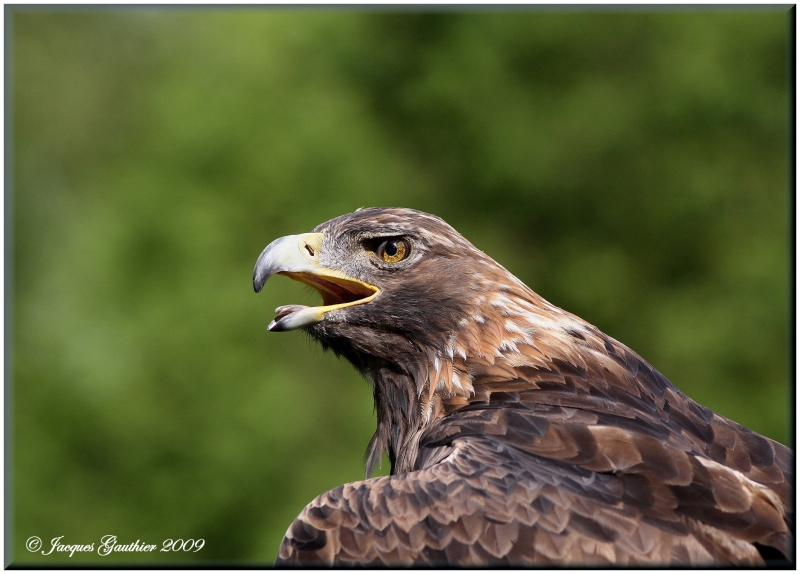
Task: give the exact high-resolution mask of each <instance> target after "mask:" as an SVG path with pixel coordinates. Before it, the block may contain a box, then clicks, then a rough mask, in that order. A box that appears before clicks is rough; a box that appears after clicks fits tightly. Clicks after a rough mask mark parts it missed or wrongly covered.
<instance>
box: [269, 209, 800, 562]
mask: <svg viewBox="0 0 800 574" xmlns="http://www.w3.org/2000/svg"><path fill="white" fill-rule="evenodd" d="M315 231H317V232H321V233H324V234H325V236H326V238H335V239H330V243H329V244H328V246H327V251H326V253H327V257H328V259H327V261H326V264H327V265H328V266H329V267H334V268H336V269H340V270H342V271H343V272H346V273H348V274H349V275H351V276H354V277H358V278H360V279H361V280H363V281H367V282H371V283H372V284H375V285H377V286H378V287H380V288H381V289H382V293H381V295H380V296H379V297H378V298H376V299H375V300H374V301H373V302H371V303H369V304H367V305H363V306H354V307H352V308H348V309H346V310H345V309H343V310H340V311H335V312H332V313H330V314H329V315H328V316H327V317H326V319H325V320H324V321H322V322H320V323H318V324H315V325H313V326H310V327H308V328H307V330H308V332H309V333H310V334H311V335H312V337H314V338H315V339H316V340H318V341H319V342H320V343H321V344H322V345H323V347H325V348H328V349H332V350H333V351H334V352H336V353H337V354H339V355H342V356H344V357H345V358H346V359H348V360H349V361H350V362H351V363H353V365H355V367H356V368H357V369H358V370H359V371H361V372H362V373H363V374H364V375H365V376H366V377H367V379H368V380H370V382H371V384H372V388H373V393H374V396H375V404H376V411H377V413H378V429H377V431H376V433H375V436H374V437H373V439H372V441H371V442H370V447H369V450H368V462H367V467H368V474H369V472H370V471H371V469H372V467H374V465H375V463H376V461H377V460H378V459H379V458H380V454H381V451H382V450H386V451H388V453H389V458H390V460H391V462H392V475H391V476H388V477H381V478H371V479H370V478H368V479H366V480H363V481H360V482H355V483H351V484H346V485H344V486H340V487H338V488H335V489H333V490H331V491H329V492H326V493H324V494H322V495H321V496H319V497H317V498H316V499H315V500H314V501H312V502H311V503H310V504H309V505H308V506H307V507H306V508H305V509H304V510H303V511H302V512H301V514H300V515H299V516H298V518H297V519H296V520H295V521H294V522H293V523H292V525H291V526H290V527H289V530H288V531H287V533H286V537H285V538H284V541H283V543H282V545H281V548H280V551H279V556H278V560H277V564H278V565H327V566H333V565H336V566H354V565H358V566H369V565H379V566H387V565H388V566H411V565H416V566H436V565H462V566H489V565H491V566H500V565H536V564H572V565H667V564H670V565H719V564H736V565H752V566H756V565H764V563H765V557H766V558H768V559H770V560H772V559H774V558H776V557H777V558H778V559H782V560H785V561H791V560H793V556H794V554H793V553H794V536H793V532H792V528H793V526H792V524H791V521H790V519H789V516H790V515H792V514H793V512H794V509H793V506H792V500H793V490H792V484H793V478H794V476H793V466H794V459H793V453H792V452H791V451H790V450H789V449H788V448H786V447H784V446H783V445H781V444H779V443H777V442H775V441H772V440H770V439H768V438H766V437H763V436H760V435H758V434H757V433H754V432H753V431H751V430H749V429H746V428H745V427H743V426H741V425H739V424H737V423H735V422H733V421H730V420H728V419H726V418H724V417H722V416H720V415H718V414H715V413H714V412H712V411H711V410H709V409H707V408H705V407H703V406H701V405H699V404H697V403H695V402H694V401H692V400H691V399H690V398H688V397H687V396H686V395H684V394H683V393H681V392H680V391H679V390H678V389H677V388H676V387H675V386H674V385H672V384H671V383H670V382H669V381H668V380H667V379H666V378H665V377H663V376H662V375H661V374H660V373H659V372H658V371H656V370H655V369H654V368H653V367H652V366H651V365H649V364H648V363H647V362H646V361H645V360H644V359H642V358H641V357H639V355H637V354H636V353H635V352H633V351H632V350H630V349H629V348H628V347H626V346H625V345H623V344H622V343H620V342H618V341H616V340H614V339H612V338H611V337H609V336H607V335H605V334H604V333H602V332H601V331H599V330H598V329H597V328H596V327H594V326H592V325H590V324H589V323H587V322H585V321H583V320H582V319H580V318H578V317H576V316H574V315H572V314H570V313H568V312H566V311H564V310H562V309H559V308H557V307H555V306H554V305H551V304H550V303H548V302H547V301H545V300H544V299H542V298H541V297H540V296H538V295H537V294H536V293H534V292H533V291H532V290H530V289H529V288H528V287H527V286H525V285H524V284H523V283H522V282H520V281H519V280H518V279H517V278H516V277H514V276H513V275H511V274H510V273H509V272H508V271H507V270H505V269H504V268H503V267H502V266H500V265H499V264H498V263H496V262H495V261H493V260H492V259H491V258H489V257H488V256H487V255H485V254H484V253H483V252H481V251H479V250H478V249H476V248H475V247H474V246H472V245H471V244H470V243H469V242H468V241H467V240H466V239H464V238H463V237H462V236H461V235H459V234H458V233H457V232H456V231H455V230H453V229H452V228H451V227H450V226H448V225H447V224H446V223H444V222H443V221H442V220H441V219H439V218H437V217H435V216H432V215H428V214H423V213H420V212H416V211H413V210H405V209H362V210H359V211H358V212H356V213H353V214H349V215H346V216H342V217H340V218H337V219H334V220H332V221H330V222H327V223H325V224H323V225H321V226H319V227H318V228H317V229H316V230H315ZM370 234H371V235H376V234H396V235H403V236H404V237H407V238H409V241H410V242H411V245H413V249H414V250H415V258H413V257H412V258H411V261H410V262H409V263H408V264H407V265H406V266H405V267H401V268H399V270H390V272H386V273H383V274H381V271H380V270H378V271H376V270H375V269H374V266H373V268H370V267H369V266H365V264H364V263H363V262H361V263H359V261H361V260H360V259H359V256H357V251H356V250H357V249H358V238H359V237H364V236H365V235H370ZM326 241H328V240H327V239H326Z"/></svg>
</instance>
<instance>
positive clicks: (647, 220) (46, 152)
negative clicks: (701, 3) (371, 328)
mask: <svg viewBox="0 0 800 574" xmlns="http://www.w3.org/2000/svg"><path fill="white" fill-rule="evenodd" d="M6 10H7V11H6V15H7V17H8V18H10V19H11V24H10V27H9V31H10V35H9V36H7V42H9V44H8V47H9V51H8V52H7V58H8V60H7V65H9V66H10V72H11V75H10V78H11V80H12V83H11V86H12V90H11V91H10V92H9V95H10V96H11V98H12V99H11V104H12V109H13V115H12V116H11V120H12V121H11V122H10V124H7V129H9V130H11V134H12V141H13V147H12V149H11V150H9V151H10V152H11V156H10V157H11V163H10V164H7V168H9V167H10V168H11V170H12V175H13V185H12V187H11V188H10V189H9V190H7V194H8V193H10V194H11V209H10V210H8V211H7V212H6V217H7V220H6V225H7V226H11V227H12V228H13V243H12V244H11V245H9V249H10V254H11V258H10V267H9V269H10V270H11V275H10V281H9V282H7V283H6V288H7V289H13V291H12V295H13V308H12V309H7V312H9V313H10V315H9V316H10V317H11V318H12V331H11V341H10V347H9V348H10V349H11V351H10V353H7V354H6V360H7V361H10V365H11V367H12V370H11V371H10V372H11V378H10V380H7V382H6V384H7V385H8V384H11V385H13V419H12V420H11V424H12V426H11V429H12V431H13V434H11V435H7V436H10V437H11V438H12V440H13V442H12V445H11V446H12V447H13V448H12V451H11V453H12V456H13V458H12V460H13V475H8V478H13V493H14V496H13V500H9V501H7V504H9V506H7V511H12V512H13V536H14V538H13V548H11V549H10V550H11V551H12V552H13V559H14V564H15V565H22V564H33V563H52V564H55V563H62V564H71V565H75V564H79V563H86V562H92V563H96V564H98V565H99V564H105V565H109V564H112V563H115V562H116V563H144V562H150V563H153V562H168V563H177V562H181V563H187V562H192V561H202V562H204V563H217V564H222V563H229V564H249V563H261V564H270V563H271V562H272V560H273V559H274V557H275V555H276V552H277V548H278V545H279V543H280V540H281V538H282V536H283V533H284V531H285V529H286V528H287V526H288V525H289V523H290V522H291V520H292V519H293V518H294V516H296V515H297V513H298V512H299V511H300V510H301V508H302V507H303V506H304V505H305V504H306V503H307V502H309V501H310V500H311V499H312V498H313V497H314V496H316V495H317V494H319V493H321V492H323V491H324V490H326V489H329V488H331V487H334V486H336V485H338V484H341V483H344V482H348V481H353V480H358V479H360V478H361V477H362V473H363V459H362V455H363V451H364V449H365V447H366V444H367V442H368V440H369V438H370V436H371V434H372V431H373V429H374V421H373V414H372V406H371V401H372V399H371V395H370V392H369V390H368V386H367V385H366V384H365V383H364V382H363V381H361V380H360V379H359V378H358V376H357V375H356V373H355V372H354V371H353V369H352V368H351V367H350V366H349V365H346V364H344V363H342V362H339V361H337V360H336V359H335V358H334V357H333V356H330V355H325V354H323V353H322V352H321V351H320V350H319V349H317V348H316V347H315V346H314V345H313V344H311V343H310V342H309V341H308V340H307V338H306V337H305V336H304V335H303V334H301V333H298V332H294V333H288V334H271V333H267V331H266V325H267V324H268V322H269V320H270V318H271V312H272V309H273V308H275V307H276V306H278V305H281V304H286V303H301V302H305V303H309V302H312V301H315V300H316V298H317V296H316V295H314V294H312V293H308V292H306V290H305V289H304V288H303V287H302V286H300V285H298V284H295V283H293V282H291V281H288V280H282V279H278V280H276V281H275V282H274V283H273V282H270V284H269V285H268V286H267V288H266V289H265V292H264V293H262V294H261V295H260V296H256V295H254V294H253V291H252V286H251V273H252V268H253V264H254V262H255V259H256V257H257V255H258V254H259V252H260V251H261V249H262V248H263V247H264V246H265V245H266V244H267V243H268V242H270V241H271V240H272V239H274V238H276V237H278V236H281V235H285V234H289V233H299V232H305V231H308V230H310V229H311V228H312V227H314V226H315V225H316V224H318V223H320V222H322V221H325V220H327V219H329V218H331V217H335V216H337V215H340V214H342V213H345V212H349V211H352V210H354V209H356V208H358V207H360V206H406V207H414V208H417V209H422V210H425V211H429V212H433V213H436V214H438V215H440V216H442V217H443V218H444V219H445V220H447V221H448V222H449V223H451V224H452V225H453V226H454V227H455V228H456V229H458V230H459V231H461V232H462V233H463V234H464V235H465V236H466V237H468V238H469V239H470V240H471V241H472V242H473V243H474V244H475V245H477V246H478V247H479V248H481V249H483V250H484V251H486V252H488V253H489V254H490V255H492V256H493V257H494V258H495V259H496V260H497V261H499V262H500V263H502V264H503V265H504V266H506V267H507V268H508V269H510V270H511V271H512V272H513V273H515V274H516V275H518V276H519V277H520V278H521V279H523V280H524V281H525V282H526V283H527V284H528V285H530V286H531V287H532V288H534V289H535V290H536V291H538V292H539V293H540V294H541V295H543V296H544V297H545V298H546V299H548V300H550V301H551V302H553V303H555V304H557V305H559V306H561V307H564V308H566V309H568V310H570V311H572V312H574V313H576V314H578V315H580V316H582V317H583V318H585V319H587V320H588V321H590V322H592V323H594V324H596V325H597V326H599V327H600V328H601V329H603V330H604V331H605V332H607V333H608V334H610V335H611V336H613V337H615V338H617V339H619V340H621V341H622V342H624V343H626V344H628V345H629V346H630V347H632V348H633V349H635V350H636V351H638V352H639V353H640V354H641V355H643V356H644V357H645V358H646V359H648V360H649V361H650V362H651V363H652V364H653V365H654V366H655V367H656V368H657V369H659V370H660V371H661V372H663V373H664V374H665V375H666V376H667V377H668V378H670V379H671V380H672V381H673V382H674V383H675V384H676V385H678V386H679V387H680V388H681V389H682V390H684V391H685V392H686V393H687V394H689V395H690V396H692V397H693V398H694V399H696V400H698V401H699V402H701V403H703V404H705V405H707V406H709V407H711V408H713V409H714V410H716V411H718V412H720V413H722V414H724V415H726V416H728V417H730V418H733V419H735V420H737V421H739V422H741V423H743V424H745V425H747V426H749V427H751V428H753V429H755V430H757V431H759V432H761V433H764V434H766V435H768V436H771V437H773V438H775V439H778V440H780V441H782V442H786V441H787V440H788V438H789V432H790V429H789V428H788V419H789V409H790V406H789V399H788V397H789V388H788V385H787V376H788V369H787V364H788V360H789V359H788V323H789V321H788V318H787V316H788V300H789V299H788V297H789V290H788V281H789V278H788V264H789V263H788V262H789V254H788V224H789V213H788V207H789V189H790V182H789V173H790V172H789V163H788V150H789V145H788V144H789V132H788V128H787V125H788V119H789V116H788V112H789V105H790V101H789V97H788V93H789V83H788V82H789V76H788V70H789V63H788V60H787V54H788V50H789V48H790V47H791V46H789V40H788V38H789V22H790V20H789V13H788V12H787V10H788V7H782V8H780V9H777V10H776V9H772V10H767V9H762V10H750V11H747V10H735V11H734V10H712V11H703V10H699V9H694V10H674V9H673V10H662V11H642V10H631V9H625V10H620V11H609V10H607V11H589V10H573V11H571V12H567V11H564V12H559V11H554V10H552V9H550V10H538V11H537V10H515V11H511V10H496V11H493V10H481V9H474V10H470V11H468V12H457V11H451V10H448V11H440V12H437V11H434V10H431V11H428V12H424V13H418V14H415V13H410V12H404V13H392V12H390V11H388V10H381V9H375V10H372V11H362V12H353V11H348V10H343V9H230V10H213V9H155V8H153V9H150V8H148V9H115V10H108V9H100V8H97V9H80V10H78V9H69V10H66V9H62V10H54V9H37V8H24V7H13V8H8V7H7V8H6ZM386 470H387V469H386V465H384V467H383V472H384V473H385V472H386ZM106 534H115V535H116V536H117V537H118V539H119V541H120V542H121V543H130V542H133V541H135V540H137V539H138V540H140V541H144V542H148V543H156V544H160V543H161V541H163V540H164V539H167V538H173V539H177V538H183V539H188V538H203V539H205V541H206V543H205V547H204V548H203V549H202V550H201V551H200V552H199V553H197V554H185V553H166V554H165V553H160V552H154V553H140V554H129V555H116V557H112V558H101V557H99V556H98V555H97V553H96V552H94V553H89V554H76V555H75V556H74V557H73V558H69V557H68V556H67V555H65V554H60V555H59V554H56V553H54V554H52V555H49V556H42V555H41V553H39V554H32V553H29V552H28V551H26V550H25V541H26V539H27V538H28V537H30V536H33V535H37V536H39V537H41V538H42V539H43V540H44V541H45V548H49V541H50V539H51V538H54V537H56V536H61V535H63V536H64V539H63V540H62V543H66V544H78V543H80V544H88V543H90V542H95V548H97V546H98V545H99V543H98V541H99V540H100V538H101V537H102V536H103V535H106ZM214 561H216V562H214Z"/></svg>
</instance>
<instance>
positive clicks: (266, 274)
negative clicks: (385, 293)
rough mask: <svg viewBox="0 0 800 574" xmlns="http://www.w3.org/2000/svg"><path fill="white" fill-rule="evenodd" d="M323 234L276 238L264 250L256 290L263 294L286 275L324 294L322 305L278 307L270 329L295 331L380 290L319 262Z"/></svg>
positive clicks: (364, 300) (255, 272)
mask: <svg viewBox="0 0 800 574" xmlns="http://www.w3.org/2000/svg"><path fill="white" fill-rule="evenodd" d="M324 237H325V236H324V234H322V233H304V234H302V235H287V236H286V237H281V238H280V239H276V240H275V241H273V242H272V243H270V244H269V245H267V247H266V248H265V249H264V251H262V252H261V255H259V256H258V260H257V261H256V266H255V269H253V289H255V291H256V293H260V292H261V289H262V288H263V287H264V284H265V283H266V282H267V279H269V278H270V277H272V276H273V275H286V276H288V277H290V278H291V279H294V280H295V281H299V282H301V283H305V284H306V285H309V286H311V287H313V288H314V289H316V290H317V291H318V292H319V294H320V295H322V306H320V307H306V306H305V305H285V306H283V307H278V308H277V309H275V314H276V315H277V317H275V319H274V320H273V321H272V323H270V324H269V327H268V329H269V330H270V331H291V330H292V329H297V328H298V327H305V326H306V325H312V324H314V323H318V322H320V321H322V319H323V318H324V317H325V314H326V313H329V312H330V311H333V310H335V309H342V308H344V307H350V306H352V305H360V304H362V303H369V302H370V301H372V300H373V299H374V298H375V297H377V296H378V293H379V292H380V289H378V288H377V287H375V286H374V285H370V284H369V283H365V282H363V281H360V280H359V279H355V278H353V277H348V276H347V275H345V274H344V273H342V272H341V271H337V270H336V269H328V268H326V267H323V266H321V265H320V264H319V261H318V259H319V253H320V249H321V248H322V240H323V239H324Z"/></svg>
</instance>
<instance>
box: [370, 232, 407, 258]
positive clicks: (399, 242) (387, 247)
mask: <svg viewBox="0 0 800 574" xmlns="http://www.w3.org/2000/svg"><path fill="white" fill-rule="evenodd" d="M409 253H411V246H410V245H409V244H408V241H406V240H405V239H397V238H395V239H387V240H386V241H384V242H383V243H381V244H380V245H379V246H378V249H376V250H375V254H376V255H377V256H378V257H379V258H380V259H381V260H383V261H385V262H386V263H397V262H398V261H402V260H403V259H405V258H406V257H408V255H409Z"/></svg>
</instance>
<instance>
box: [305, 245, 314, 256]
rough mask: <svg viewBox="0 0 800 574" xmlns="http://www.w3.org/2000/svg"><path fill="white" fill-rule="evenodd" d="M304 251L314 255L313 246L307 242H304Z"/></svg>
mask: <svg viewBox="0 0 800 574" xmlns="http://www.w3.org/2000/svg"><path fill="white" fill-rule="evenodd" d="M306 251H308V254H309V255H310V256H311V257H314V248H313V247H311V246H310V245H309V244H308V243H306Z"/></svg>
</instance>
